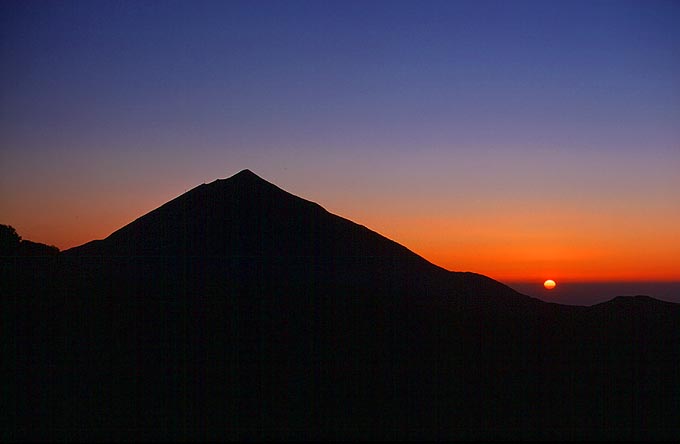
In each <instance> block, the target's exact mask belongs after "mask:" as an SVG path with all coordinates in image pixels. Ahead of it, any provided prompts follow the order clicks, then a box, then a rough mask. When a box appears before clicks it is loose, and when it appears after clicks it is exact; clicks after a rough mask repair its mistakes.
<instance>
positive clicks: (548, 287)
mask: <svg viewBox="0 0 680 444" xmlns="http://www.w3.org/2000/svg"><path fill="white" fill-rule="evenodd" d="M556 285H557V284H556V283H555V281H553V280H552V279H548V280H547V281H545V282H543V286H544V287H545V288H546V290H552V289H553V288H555V286H556Z"/></svg>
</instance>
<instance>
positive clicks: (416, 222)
mask: <svg viewBox="0 0 680 444" xmlns="http://www.w3.org/2000/svg"><path fill="white" fill-rule="evenodd" d="M272 182H274V183H277V180H275V179H272ZM161 185H162V184H156V186H155V187H148V188H147V189H145V190H144V192H143V193H141V194H139V193H138V194H137V195H136V196H135V199H134V200H132V199H128V198H127V196H129V195H130V194H129V193H126V192H125V190H124V189H123V190H121V189H120V188H109V189H98V190H97V189H92V190H89V191H81V190H78V191H76V190H64V191H63V192H60V193H58V195H63V196H68V197H69V198H68V199H63V200H61V201H59V202H57V201H51V200H48V199H47V198H46V197H45V196H44V195H41V194H40V193H36V194H35V196H34V198H33V200H31V199H28V200H24V201H17V202H11V201H10V202H9V204H10V207H12V205H13V207H12V208H13V210H14V214H11V213H10V214H6V216H8V218H7V219H6V220H4V221H2V223H9V224H10V225H13V226H14V227H15V228H16V229H17V231H18V232H19V234H20V235H21V236H23V237H24V238H25V239H30V240H33V241H36V242H43V243H47V244H53V245H56V246H57V247H59V248H60V249H62V250H64V249H68V248H71V247H74V246H77V245H81V244H83V243H86V242H89V241H91V240H94V239H102V238H105V237H106V236H108V235H109V234H111V233H112V232H114V231H116V230H117V229H119V228H121V227H123V226H125V225H127V224H128V223H130V222H132V221H134V220H135V219H136V218H138V217H140V216H142V215H143V214H146V213H147V212H149V211H151V210H153V209H155V208H157V207H159V206H160V205H162V204H163V203H165V202H167V201H168V200H170V199H172V198H174V197H176V196H177V195H179V194H182V192H183V191H186V189H185V190H182V189H178V187H177V186H175V187H174V188H173V187H170V186H167V183H166V184H165V186H161ZM282 187H283V188H284V189H288V190H289V191H291V192H292V193H293V194H296V195H299V196H302V197H304V198H307V199H309V200H313V201H316V202H319V203H321V204H322V205H324V207H325V208H326V209H328V210H329V211H330V212H332V213H334V214H337V215H340V216H343V217H346V218H348V219H350V220H353V221H355V222H357V223H359V224H362V225H365V226H366V227H368V228H369V229H372V230H374V231H377V232H378V233H380V234H382V235H384V236H386V237H388V238H390V239H392V240H394V241H396V242H398V243H400V244H402V245H404V246H406V247H407V248H409V249H410V250H411V251H413V252H415V253H417V254H419V255H421V256H423V257H424V258H425V259H427V260H429V261H430V262H432V263H434V264H436V265H438V266H441V267H443V268H445V269H448V270H452V271H472V272H476V273H480V274H484V275H486V276H489V277H491V278H494V279H497V280H499V281H502V282H506V283H507V282H543V281H544V280H545V278H546V276H550V277H551V278H552V279H554V280H555V281H557V282H563V283H569V282H614V281H616V282H622V281H629V282H633V281H657V282H661V281H669V282H672V281H680V269H679V267H678V266H677V259H678V257H680V236H679V235H678V233H677V229H676V226H675V223H674V222H675V221H677V220H680V217H679V216H678V215H677V214H674V213H672V214H666V215H664V214H663V213H660V214H661V215H662V216H667V217H657V218H656V219H653V220H652V219H651V218H650V217H649V215H650V213H651V212H652V211H649V209H647V210H648V211H645V209H630V208H626V207H624V206H619V207H617V206H616V202H614V204H610V206H609V207H605V206H604V205H603V204H598V203H597V202H595V203H590V204H589V205H590V206H588V205H585V204H584V203H580V204H579V205H575V204H573V203H572V204H570V203H569V202H561V203H560V204H559V205H554V206H541V205H540V204H539V203H538V202H533V201H531V200H530V199H527V200H526V201H522V202H512V201H498V200H496V201H494V200H488V201H480V200H479V199H478V200H475V201H472V200H468V201H462V202H457V206H455V207H452V208H445V207H444V208H442V207H441V202H445V200H444V199H443V198H440V199H439V200H437V198H431V199H430V200H429V201H428V200H425V199H422V198H420V196H417V195H414V196H408V195H407V196H402V200H395V201H389V200H380V199H379V198H378V197H376V195H371V194H368V193H367V194H366V195H363V196H361V197H360V198H356V199H350V198H349V197H348V196H353V195H355V194H353V193H351V192H350V191H347V190H344V192H342V193H340V192H339V191H336V190H332V191H335V193H333V192H328V190H320V191H316V190H314V191H313V192H311V193H310V192H309V189H303V190H297V189H295V188H294V187H288V186H286V184H285V183H282ZM69 191H71V192H69ZM310 194H311V195H310ZM329 196H330V197H329ZM327 202H330V204H328V203H327ZM480 202H481V203H480ZM598 205H599V206H598ZM46 211H47V213H48V214H49V215H50V216H49V217H48V218H46V217H45V212H46ZM672 211H676V210H672Z"/></svg>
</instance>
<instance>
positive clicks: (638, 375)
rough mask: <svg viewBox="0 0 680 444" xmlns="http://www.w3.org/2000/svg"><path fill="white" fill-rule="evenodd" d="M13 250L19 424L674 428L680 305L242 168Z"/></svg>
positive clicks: (679, 411)
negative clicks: (316, 197)
mask: <svg viewBox="0 0 680 444" xmlns="http://www.w3.org/2000/svg"><path fill="white" fill-rule="evenodd" d="M463 235H465V234H464V233H461V236H463ZM0 265H1V268H0V292H1V297H2V299H1V301H2V302H1V303H2V306H1V309H2V319H1V321H2V324H1V334H2V336H1V339H0V341H1V343H2V394H1V395H0V399H2V401H0V402H1V407H2V408H1V409H0V411H2V413H1V416H0V419H1V421H2V422H1V423H0V430H1V433H0V439H2V440H5V441H6V440H26V439H49V440H85V439H105V440H120V439H124V440H131V439H132V440H141V439H171V440H181V439H192V440H196V439H199V440H200V439H267V438H275V439H292V438H301V439H341V438H342V439H388V438H396V439H484V438H492V439H505V438H512V439H583V438H594V439H641V440H642V439H673V438H676V439H677V438H680V305H677V304H671V303H667V302H662V301H658V300H655V299H652V298H648V297H644V296H637V297H619V298H616V299H613V300H611V301H609V302H606V303H604V304H599V305H596V306H592V307H575V306H562V305H557V304H548V303H544V302H541V301H539V300H536V299H532V298H529V297H527V296H523V295H521V294H519V293H516V292H515V291H513V290H511V289H510V288H508V287H506V286H504V285H503V284H501V283H499V282H496V281H494V280H492V279H489V278H487V277H484V276H481V275H477V274H473V273H454V272H449V271H446V270H444V269H441V268H439V267H437V266H434V265H432V264H430V263H429V262H427V261H426V260H424V259H423V258H421V257H419V256H417V255H415V254H414V253H412V252H410V251H409V250H407V249H406V248H404V247H402V246H400V245H398V244H396V243H394V242H392V241H390V240H388V239H386V238H384V237H382V236H380V235H378V234H377V233H374V232H372V231H370V230H368V229H366V228H365V227H362V226H360V225H357V224H354V223H352V222H350V221H348V220H346V219H343V218H340V217H338V216H334V215H332V214H330V213H328V212H326V211H325V210H324V209H323V208H321V207H320V206H318V205H316V204H314V203H311V202H308V201H305V200H303V199H300V198H297V197H295V196H292V195H290V194H288V193H286V192H284V191H283V190H280V189H279V188H277V187H275V186H274V185H272V184H270V183H268V182H266V181H264V180H262V179H260V178H259V177H257V176H256V175H254V174H253V173H251V172H250V171H247V170H246V171H243V172H241V173H239V174H237V175H236V176H233V177H231V178H229V179H227V180H219V181H216V182H213V183H210V184H207V185H202V186H199V187H197V188H195V189H193V190H191V191H189V192H188V193H186V194H184V195H182V196H180V197H178V198H177V199H175V200H173V201H171V202H169V203H167V204H165V205H164V206H162V207H160V208H158V209H156V210H154V211H152V212H151V213H149V214H147V215H145V216H143V217H141V218H139V219H138V220H136V221H134V222H133V223H131V224H130V225H128V226H126V227H124V228H122V229H120V230H119V231H117V232H115V233H113V234H112V235H111V236H109V237H108V238H107V239H104V240H102V241H95V242H91V243H88V244H85V245H83V246H81V247H78V248H74V249H72V250H68V251H65V252H62V253H60V254H58V255H44V256H40V255H37V256H31V257H27V256H17V255H5V256H3V257H2V258H0Z"/></svg>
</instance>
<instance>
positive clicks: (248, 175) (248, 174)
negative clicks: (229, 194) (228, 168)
mask: <svg viewBox="0 0 680 444" xmlns="http://www.w3.org/2000/svg"><path fill="white" fill-rule="evenodd" d="M229 179H248V180H261V181H264V182H266V180H264V179H263V178H261V177H260V176H258V175H257V174H255V173H253V172H252V171H251V170H249V169H247V168H246V169H244V170H241V171H239V172H238V173H236V174H234V175H233V176H231V177H230V178H229Z"/></svg>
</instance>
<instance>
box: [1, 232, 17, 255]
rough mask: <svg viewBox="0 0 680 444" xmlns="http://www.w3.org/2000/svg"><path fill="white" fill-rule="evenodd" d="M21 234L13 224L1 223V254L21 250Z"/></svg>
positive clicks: (14, 252)
mask: <svg viewBox="0 0 680 444" xmlns="http://www.w3.org/2000/svg"><path fill="white" fill-rule="evenodd" d="M20 245H21V236H19V234H18V233H17V230H15V229H14V227H13V226H11V225H3V224H0V254H1V255H3V256H4V255H14V254H16V253H17V252H18V251H19V246H20Z"/></svg>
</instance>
